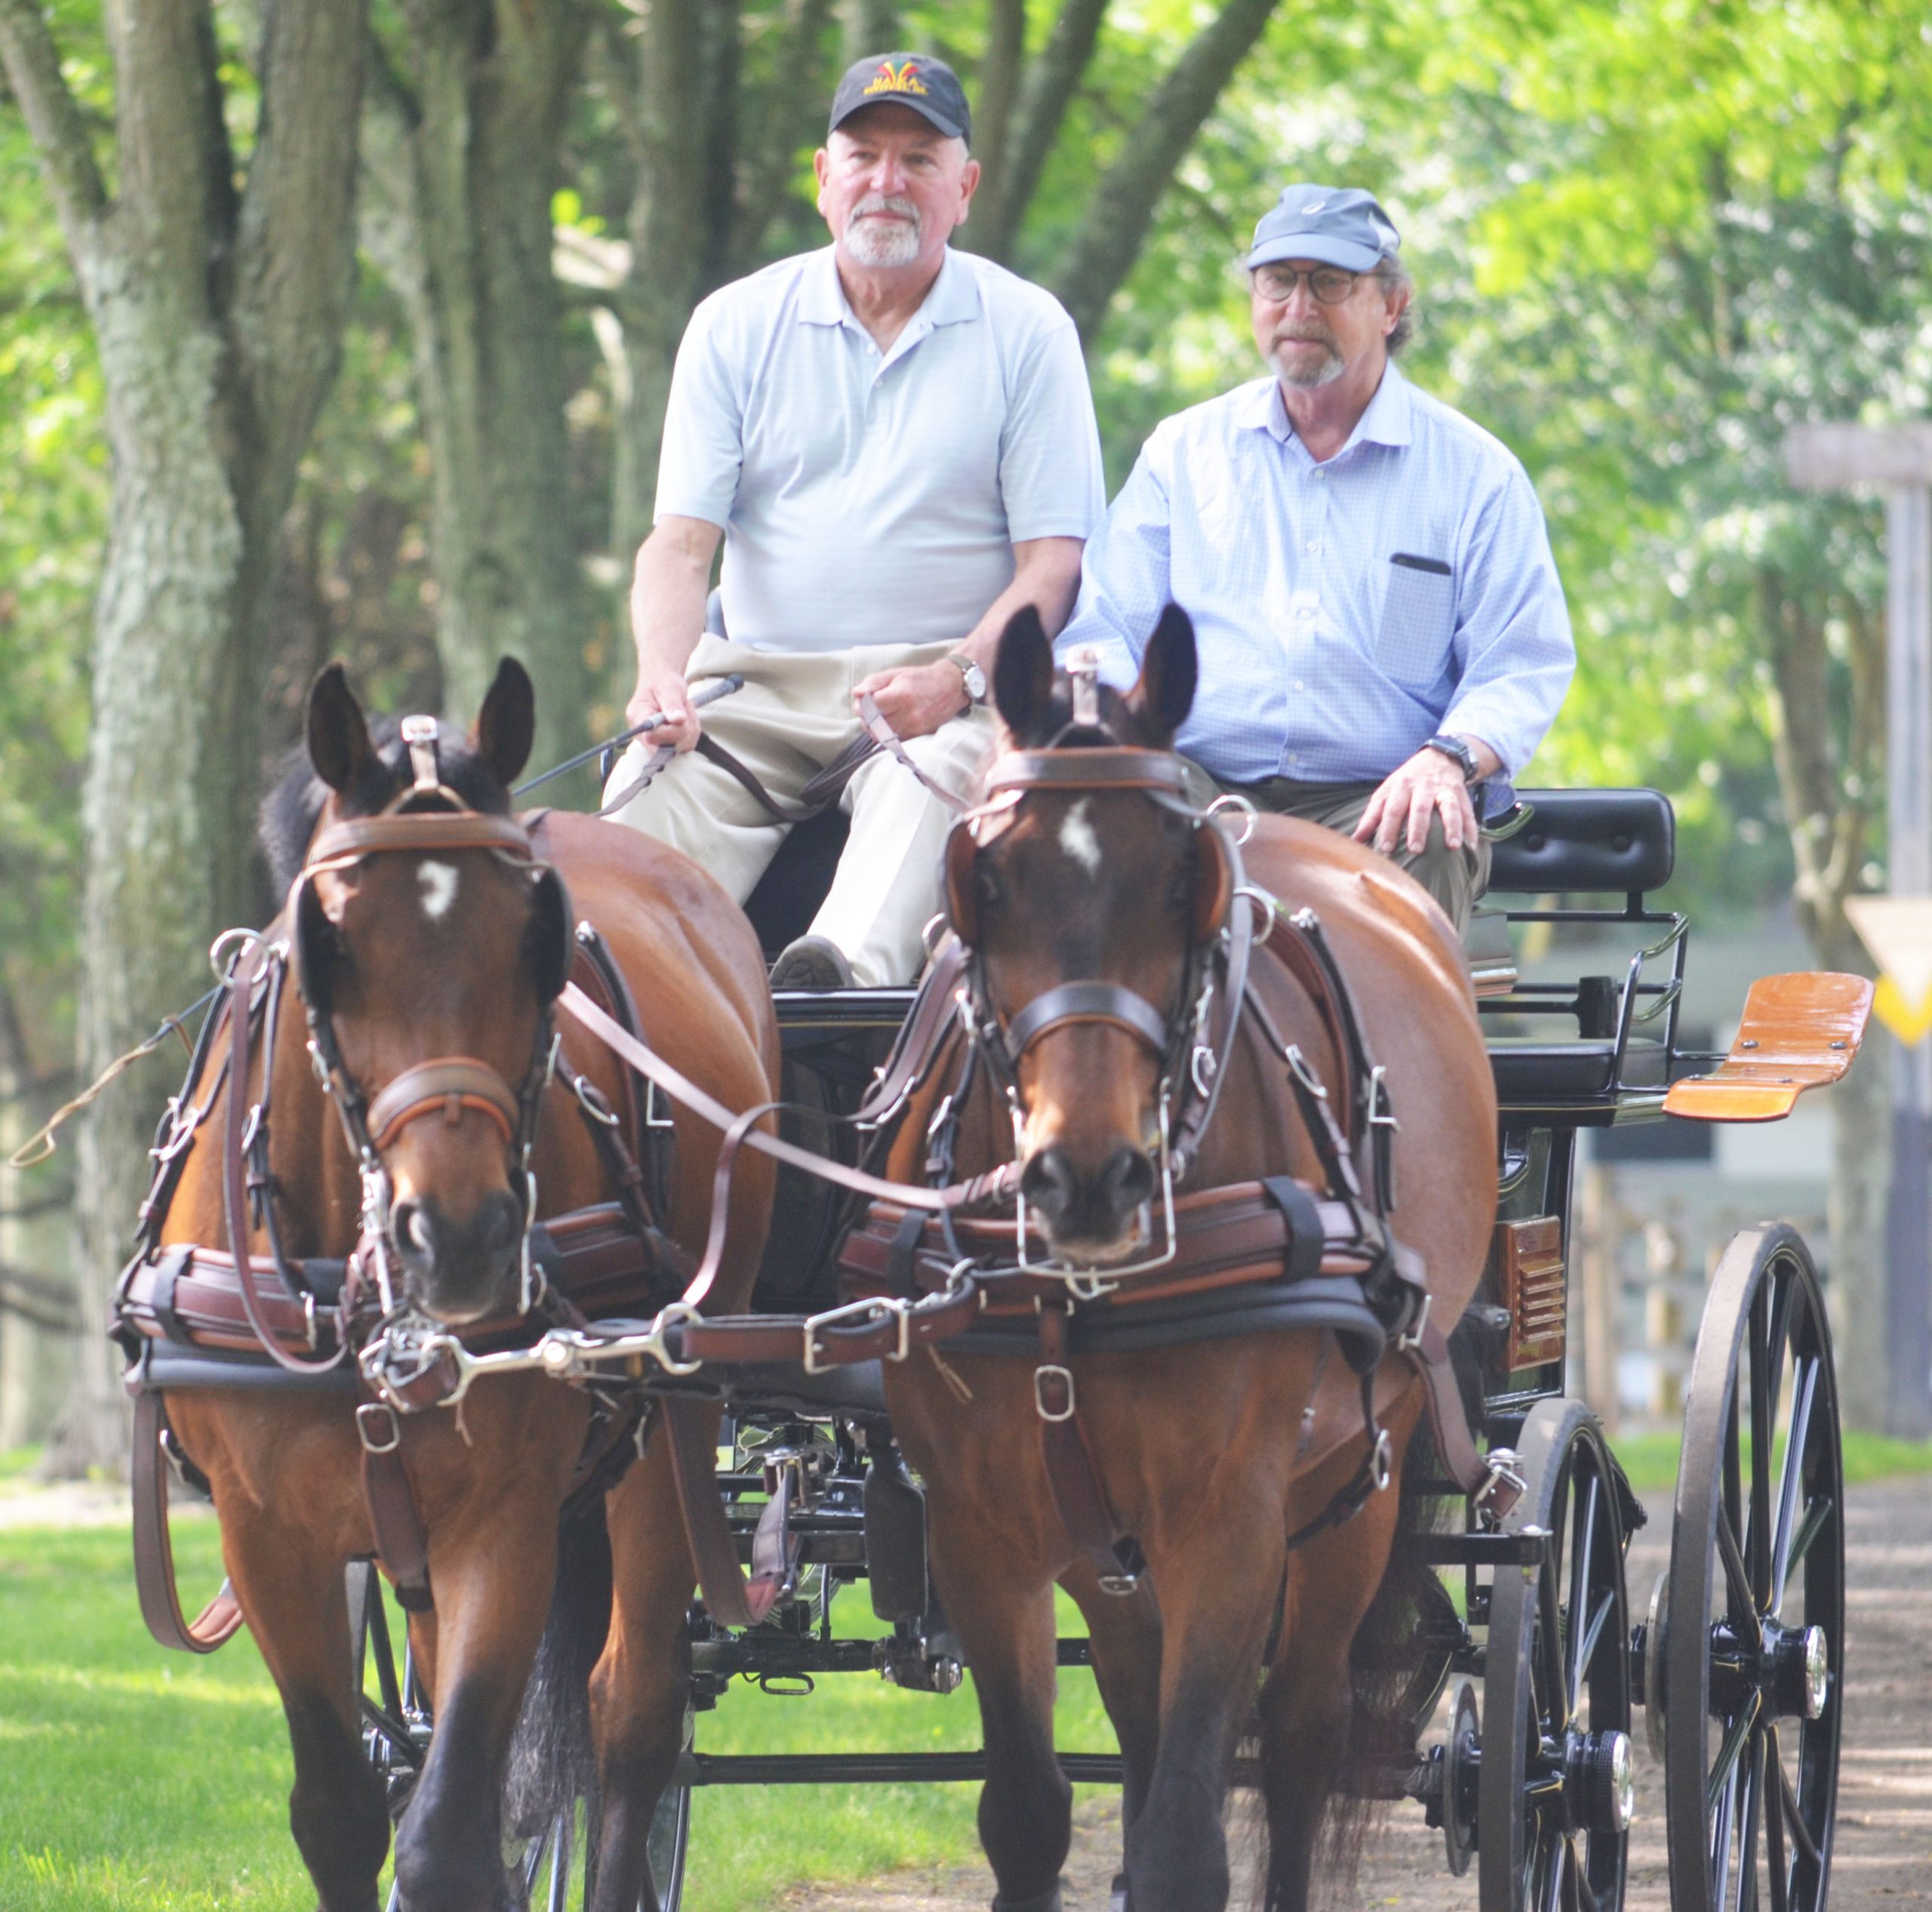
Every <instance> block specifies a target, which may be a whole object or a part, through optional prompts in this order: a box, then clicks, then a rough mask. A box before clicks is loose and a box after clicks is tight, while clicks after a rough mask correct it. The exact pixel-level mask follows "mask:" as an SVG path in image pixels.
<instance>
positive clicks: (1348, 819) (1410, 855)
mask: <svg viewBox="0 0 1932 1912" xmlns="http://www.w3.org/2000/svg"><path fill="white" fill-rule="evenodd" d="M1194 768H1195V770H1197V771H1199V773H1200V775H1201V776H1202V777H1203V778H1207V773H1206V772H1205V771H1200V769H1199V766H1198V765H1195V766H1194ZM1207 780H1208V781H1210V782H1214V784H1215V788H1217V789H1218V790H1220V791H1222V792H1228V793H1231V794H1233V795H1238V796H1243V797H1245V798H1247V800H1248V801H1249V802H1250V803H1251V804H1254V807H1255V808H1256V809H1257V810H1271V811H1272V812H1273V813H1275V815H1277V816H1298V817H1300V818H1301V819H1303V821H1304V822H1309V823H1319V824H1321V825H1324V826H1325V827H1326V828H1329V829H1331V830H1339V831H1340V832H1341V833H1342V834H1343V835H1344V836H1352V835H1354V834H1355V825H1357V824H1358V823H1359V822H1361V819H1362V817H1363V815H1364V813H1365V812H1366V811H1367V808H1368V800H1369V799H1370V798H1371V797H1372V796H1374V795H1375V793H1376V792H1377V790H1378V789H1380V788H1381V785H1380V784H1378V783H1300V782H1296V781H1294V779H1291V778H1288V777H1284V776H1271V777H1266V778H1264V779H1263V780H1262V781H1261V782H1259V783H1228V782H1218V781H1217V780H1215V779H1207ZM1389 860H1390V861H1391V862H1394V863H1396V864H1398V865H1400V866H1401V868H1404V869H1405V870H1407V871H1408V873H1409V874H1410V875H1411V876H1412V877H1414V878H1415V880H1416V881H1417V882H1418V883H1420V884H1421V885H1422V887H1423V888H1424V889H1425V890H1427V891H1428V892H1429V894H1430V895H1431V896H1433V897H1434V898H1435V900H1436V902H1438V903H1439V904H1440V905H1441V908H1442V913H1443V915H1444V916H1446V917H1447V918H1448V919H1449V921H1450V922H1451V924H1453V925H1454V928H1455V931H1456V933H1457V935H1458V936H1461V935H1462V934H1463V932H1464V931H1465V930H1467V929H1468V928H1469V913H1470V911H1472V909H1474V908H1475V904H1476V901H1477V899H1478V897H1480V896H1481V895H1482V893H1483V892H1484V890H1487V888H1488V887H1489V839H1488V838H1487V837H1486V836H1478V838H1477V839H1476V841H1475V844H1474V846H1473V847H1464V848H1463V849H1461V850H1451V848H1450V847H1449V845H1448V842H1447V839H1446V838H1444V835H1443V832H1442V819H1441V816H1432V817H1431V818H1430V819H1429V841H1428V842H1427V843H1426V844H1424V845H1423V847H1422V848H1421V849H1420V850H1411V849H1410V848H1409V847H1408V846H1407V844H1406V843H1404V844H1401V845H1400V846H1399V847H1398V848H1396V849H1395V850H1393V851H1392V852H1391V853H1390V856H1389Z"/></svg>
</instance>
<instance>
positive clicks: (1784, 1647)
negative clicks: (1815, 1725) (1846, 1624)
mask: <svg viewBox="0 0 1932 1912" xmlns="http://www.w3.org/2000/svg"><path fill="white" fill-rule="evenodd" d="M1765 1632H1766V1635H1767V1637H1766V1640H1765V1642H1764V1647H1765V1652H1764V1659H1765V1663H1766V1665H1767V1668H1769V1670H1770V1680H1769V1682H1768V1683H1769V1685H1770V1689H1771V1691H1770V1698H1771V1699H1772V1701H1773V1702H1774V1704H1775V1705H1776V1706H1777V1710H1778V1711H1779V1713H1780V1714H1783V1715H1784V1716H1786V1717H1796V1718H1798V1719H1801V1720H1815V1719H1817V1717H1819V1715H1820V1714H1822V1713H1823V1711H1824V1710H1825V1702H1826V1700H1827V1699H1828V1698H1829V1697H1830V1695H1831V1686H1832V1655H1831V1645H1830V1643H1829V1641H1828V1640H1826V1637H1825V1630H1824V1628H1823V1627H1768V1628H1766V1629H1765Z"/></svg>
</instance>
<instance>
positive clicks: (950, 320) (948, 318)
mask: <svg viewBox="0 0 1932 1912" xmlns="http://www.w3.org/2000/svg"><path fill="white" fill-rule="evenodd" d="M980 309H981V307H980V281H979V279H978V277H977V275H976V274H975V273H974V270H973V269H972V267H971V266H968V265H967V264H965V263H964V261H962V260H961V258H960V257H959V255H958V254H957V253H956V252H955V251H953V249H952V247H950V246H948V247H946V257H944V258H943V259H942V260H940V268H939V276H938V277H937V278H936V279H934V281H933V282H932V285H931V288H930V289H929V290H928V292H927V294H926V296H925V299H924V303H922V304H921V306H920V307H919V309H918V312H917V313H916V314H915V315H914V318H915V323H916V321H918V320H919V319H923V320H924V321H925V327H922V328H921V330H924V329H925V328H926V327H937V326H941V325H960V324H966V323H968V322H969V321H971V320H974V319H976V318H978V317H979V316H980ZM797 312H798V323H799V324H801V325H843V324H844V323H845V321H846V320H847V319H848V318H851V316H852V306H851V301H850V300H848V299H847V298H846V297H845V288H844V286H843V285H841V284H840V283H839V279H838V259H837V256H836V254H835V251H834V249H833V248H832V247H830V246H824V247H820V250H819V251H817V252H815V253H814V254H811V256H810V257H809V258H808V259H807V260H806V261H805V269H804V272H801V274H800V275H799V277H798V307H797Z"/></svg>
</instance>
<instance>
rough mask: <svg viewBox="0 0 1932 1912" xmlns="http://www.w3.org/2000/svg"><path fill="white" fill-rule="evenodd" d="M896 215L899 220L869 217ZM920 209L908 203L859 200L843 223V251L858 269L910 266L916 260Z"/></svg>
mask: <svg viewBox="0 0 1932 1912" xmlns="http://www.w3.org/2000/svg"><path fill="white" fill-rule="evenodd" d="M881 212H888V213H897V214H900V215H901V216H902V217H903V220H904V221H906V222H907V223H901V221H900V220H872V219H869V218H867V217H865V215H866V214H869V213H881ZM919 235H920V219H919V209H918V207H916V206H915V205H914V204H913V203H912V201H911V200H909V199H900V198H881V197H879V196H878V195H876V194H875V195H873V196H872V198H866V199H861V200H860V201H859V203H858V204H857V205H856V206H854V207H853V208H852V214H851V217H850V218H849V219H848V220H846V222H845V250H846V251H848V252H849V253H850V254H851V255H852V257H853V258H854V260H857V262H858V263H859V264H860V265H861V266H909V265H911V264H912V261H913V260H915V259H916V258H918V256H919Z"/></svg>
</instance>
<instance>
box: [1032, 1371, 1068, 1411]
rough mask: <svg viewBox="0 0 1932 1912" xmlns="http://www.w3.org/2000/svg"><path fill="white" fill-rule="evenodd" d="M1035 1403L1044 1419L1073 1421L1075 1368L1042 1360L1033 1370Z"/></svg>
mask: <svg viewBox="0 0 1932 1912" xmlns="http://www.w3.org/2000/svg"><path fill="white" fill-rule="evenodd" d="M1033 1405H1034V1406H1035V1407H1037V1408H1038V1409H1039V1410H1040V1419H1041V1420H1042V1421H1071V1420H1072V1419H1073V1413H1074V1406H1075V1402H1074V1397H1073V1370H1072V1369H1071V1368H1067V1367H1062V1366H1060V1363H1058V1362H1057V1361H1042V1362H1041V1363H1040V1365H1039V1366H1038V1367H1036V1368H1035V1369H1034V1370H1033Z"/></svg>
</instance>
